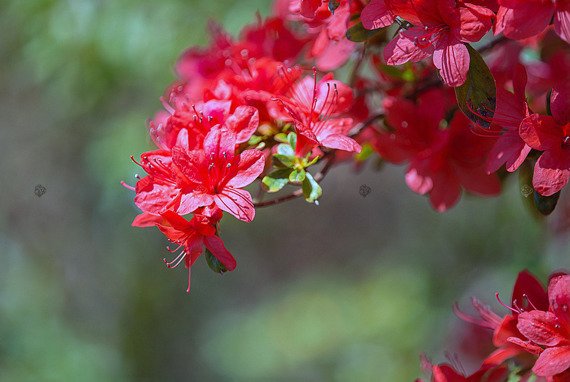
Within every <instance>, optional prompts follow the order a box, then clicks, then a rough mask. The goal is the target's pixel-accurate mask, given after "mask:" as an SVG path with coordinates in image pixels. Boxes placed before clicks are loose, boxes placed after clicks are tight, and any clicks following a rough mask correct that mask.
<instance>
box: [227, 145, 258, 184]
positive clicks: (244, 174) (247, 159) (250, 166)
mask: <svg viewBox="0 0 570 382" xmlns="http://www.w3.org/2000/svg"><path fill="white" fill-rule="evenodd" d="M264 167H265V156H264V155H263V152H261V151H259V150H255V149H252V150H246V151H244V152H243V153H241V155H240V156H239V163H238V171H237V174H236V175H235V176H234V177H233V178H232V179H230V181H229V182H228V183H227V186H228V187H234V188H242V187H245V186H247V185H249V184H251V183H252V182H253V181H255V179H257V177H258V176H259V175H260V174H261V173H262V172H263V169H264Z"/></svg>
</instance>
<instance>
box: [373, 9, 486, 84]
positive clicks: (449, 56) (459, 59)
mask: <svg viewBox="0 0 570 382" xmlns="http://www.w3.org/2000/svg"><path fill="white" fill-rule="evenodd" d="M407 3H408V5H407V6H405V9H406V10H408V9H409V10H411V11H409V12H405V13H406V17H408V21H410V22H412V23H413V24H415V26H413V27H412V28H410V29H407V30H404V31H401V32H400V33H398V35H397V37H396V38H395V39H393V40H392V41H391V42H390V43H388V45H386V48H385V49H384V56H385V58H386V62H387V63H388V64H389V65H400V64H403V63H405V62H408V61H413V62H417V61H420V60H423V59H424V58H427V57H429V56H431V55H432V54H433V63H434V65H435V66H436V67H437V68H438V69H439V72H440V74H441V77H442V78H443V81H444V82H445V83H446V84H447V85H449V86H460V85H462V84H463V83H464V82H465V80H466V78H467V72H468V71H469V61H470V57H469V52H468V50H467V47H466V46H465V44H464V43H465V42H476V41H479V40H480V39H481V38H482V37H483V35H485V33H486V32H487V31H488V30H489V29H490V28H491V22H492V18H493V17H494V13H493V12H492V11H491V10H490V9H488V8H486V7H484V6H481V5H478V4H475V3H473V2H466V1H461V2H456V1H454V0H432V1H426V0H413V1H409V2H407ZM396 15H398V16H401V17H404V16H403V15H401V14H398V13H396ZM404 18H405V17H404Z"/></svg>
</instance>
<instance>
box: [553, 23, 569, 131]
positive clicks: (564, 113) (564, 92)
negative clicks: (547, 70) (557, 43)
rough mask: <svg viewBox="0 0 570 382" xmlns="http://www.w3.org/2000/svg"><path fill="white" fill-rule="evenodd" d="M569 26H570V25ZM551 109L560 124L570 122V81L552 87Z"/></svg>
mask: <svg viewBox="0 0 570 382" xmlns="http://www.w3.org/2000/svg"><path fill="white" fill-rule="evenodd" d="M568 27H569V28H570V25H569V26H568ZM569 33H570V32H569ZM550 110H551V111H552V116H553V117H554V119H555V120H556V122H558V124H559V125H565V124H567V123H569V122H570V81H568V80H566V81H563V84H562V85H557V86H555V87H554V89H552V96H551V97H550Z"/></svg>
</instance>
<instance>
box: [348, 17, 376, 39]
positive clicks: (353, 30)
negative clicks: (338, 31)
mask: <svg viewBox="0 0 570 382" xmlns="http://www.w3.org/2000/svg"><path fill="white" fill-rule="evenodd" d="M374 34H375V31H369V30H368V29H365V28H364V26H363V25H362V22H359V23H358V24H355V25H353V26H352V27H350V28H348V30H347V31H346V38H347V39H349V40H350V41H352V42H364V41H366V40H368V39H369V38H370V37H372V36H373V35H374Z"/></svg>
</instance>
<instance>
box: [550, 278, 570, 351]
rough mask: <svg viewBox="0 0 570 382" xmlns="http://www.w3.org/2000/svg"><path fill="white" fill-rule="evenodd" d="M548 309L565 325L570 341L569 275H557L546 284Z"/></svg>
mask: <svg viewBox="0 0 570 382" xmlns="http://www.w3.org/2000/svg"><path fill="white" fill-rule="evenodd" d="M548 297H549V300H550V309H551V310H552V312H553V313H554V314H556V317H558V320H559V321H560V323H561V324H562V325H563V327H565V329H566V332H567V334H568V338H567V339H568V340H569V341H570V275H564V276H558V277H555V278H553V279H552V280H550V283H549V285H548Z"/></svg>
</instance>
